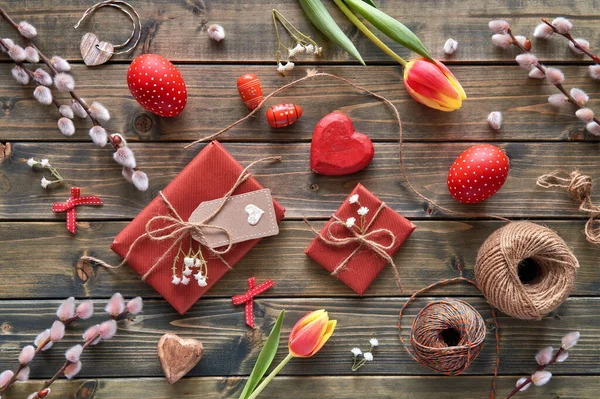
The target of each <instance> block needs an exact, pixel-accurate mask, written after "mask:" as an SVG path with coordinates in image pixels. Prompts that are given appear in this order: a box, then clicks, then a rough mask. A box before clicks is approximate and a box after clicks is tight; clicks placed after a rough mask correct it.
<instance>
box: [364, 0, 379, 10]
mask: <svg viewBox="0 0 600 399" xmlns="http://www.w3.org/2000/svg"><path fill="white" fill-rule="evenodd" d="M363 1H364V2H365V3H367V4H368V5H370V6H373V7H375V8H377V6H376V5H375V3H374V2H373V1H372V0H363Z"/></svg>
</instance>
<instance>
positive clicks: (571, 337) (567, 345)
mask: <svg viewBox="0 0 600 399" xmlns="http://www.w3.org/2000/svg"><path fill="white" fill-rule="evenodd" d="M579 337H581V334H579V331H572V332H570V333H568V334H567V335H565V336H564V337H562V347H563V349H565V350H567V349H571V348H572V347H574V346H575V345H577V341H579Z"/></svg>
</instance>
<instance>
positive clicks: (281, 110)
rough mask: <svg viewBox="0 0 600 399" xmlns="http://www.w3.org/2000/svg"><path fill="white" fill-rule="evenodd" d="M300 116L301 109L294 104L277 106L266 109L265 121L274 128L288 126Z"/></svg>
mask: <svg viewBox="0 0 600 399" xmlns="http://www.w3.org/2000/svg"><path fill="white" fill-rule="evenodd" d="M301 116H302V108H300V106H299V105H296V104H277V105H273V106H272V107H269V108H268V109H267V121H269V125H271V127H274V128H276V129H277V128H280V127H285V126H289V125H291V124H292V123H294V122H296V121H297V120H298V119H300V117H301Z"/></svg>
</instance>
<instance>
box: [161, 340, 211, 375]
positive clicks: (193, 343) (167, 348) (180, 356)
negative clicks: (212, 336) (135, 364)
mask: <svg viewBox="0 0 600 399" xmlns="http://www.w3.org/2000/svg"><path fill="white" fill-rule="evenodd" d="M203 353H204V347H203V346H202V342H200V341H198V340H195V339H183V338H181V337H179V336H177V335H175V334H165V335H163V336H162V338H161V339H160V341H158V358H159V359H160V365H161V366H162V369H163V372H164V373H165V377H166V378H167V381H168V382H169V384H175V383H176V382H177V381H179V380H180V379H181V377H183V376H184V375H186V374H187V373H188V372H189V371H190V370H191V369H193V368H194V366H195V365H197V364H198V362H199V361H200V359H202V354H203Z"/></svg>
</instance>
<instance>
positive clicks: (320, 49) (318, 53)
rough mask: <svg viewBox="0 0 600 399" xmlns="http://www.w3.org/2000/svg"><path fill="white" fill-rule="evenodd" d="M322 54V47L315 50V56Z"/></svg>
mask: <svg viewBox="0 0 600 399" xmlns="http://www.w3.org/2000/svg"><path fill="white" fill-rule="evenodd" d="M322 52H323V47H317V48H316V49H315V55H321V53H322Z"/></svg>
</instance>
